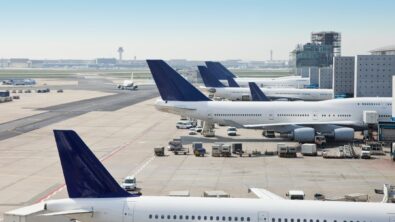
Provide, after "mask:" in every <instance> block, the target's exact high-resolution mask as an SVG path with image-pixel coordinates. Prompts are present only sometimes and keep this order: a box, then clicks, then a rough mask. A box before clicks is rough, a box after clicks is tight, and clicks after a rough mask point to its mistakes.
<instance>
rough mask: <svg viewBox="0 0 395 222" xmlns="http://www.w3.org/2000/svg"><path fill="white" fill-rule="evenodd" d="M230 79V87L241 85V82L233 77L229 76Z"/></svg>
mask: <svg viewBox="0 0 395 222" xmlns="http://www.w3.org/2000/svg"><path fill="white" fill-rule="evenodd" d="M226 79H227V80H228V86H229V87H240V86H239V84H237V82H236V81H235V80H234V79H233V77H230V76H228V77H227V78H226Z"/></svg>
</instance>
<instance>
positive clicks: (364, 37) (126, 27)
mask: <svg viewBox="0 0 395 222" xmlns="http://www.w3.org/2000/svg"><path fill="white" fill-rule="evenodd" d="M326 2H327V1H322V2H318V1H311V0H301V1H291V0H280V1H263V0H245V1H241V0H239V1H236V0H234V1H229V0H228V1H227V0H213V1H209V0H200V1H181V0H169V1H159V0H158V1H155V0H149V1H93V0H87V1H65V0H59V1H49V0H41V1H40V0H38V1H26V0H16V1H9V2H7V3H3V4H2V7H1V8H0V19H1V20H2V21H3V23H2V25H1V26H2V34H1V35H0V58H31V59H94V58H100V57H106V58H108V57H117V51H116V50H117V48H118V47H119V46H123V48H124V50H125V52H124V56H123V57H124V59H133V58H134V56H136V57H137V59H139V60H141V59H147V58H161V59H166V60H168V59H188V60H228V59H241V60H247V61H248V60H267V59H269V58H270V50H273V59H276V60H277V59H281V60H283V59H288V57H289V53H290V51H292V50H293V49H294V48H295V46H296V45H297V44H299V43H306V42H309V41H310V34H311V32H316V31H337V32H341V34H342V55H346V56H347V55H349V56H353V55H357V54H368V51H369V50H371V49H374V48H378V47H382V46H386V45H394V44H395V43H394V40H395V29H393V22H394V21H395V13H393V8H394V7H395V1H391V0H381V1H357V0H348V1H340V0H334V1H330V4H325V3H326Z"/></svg>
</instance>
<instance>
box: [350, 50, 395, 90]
mask: <svg viewBox="0 0 395 222" xmlns="http://www.w3.org/2000/svg"><path fill="white" fill-rule="evenodd" d="M393 52H395V50H394V51H393ZM356 58H357V60H356V73H355V96H356V97H377V96H379V97H391V96H392V76H393V75H395V54H394V55H390V54H373V55H358V56H357V57H356Z"/></svg>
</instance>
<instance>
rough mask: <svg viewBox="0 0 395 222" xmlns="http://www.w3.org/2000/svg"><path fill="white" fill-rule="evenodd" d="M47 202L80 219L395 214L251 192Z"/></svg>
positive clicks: (381, 219)
mask: <svg viewBox="0 0 395 222" xmlns="http://www.w3.org/2000/svg"><path fill="white" fill-rule="evenodd" d="M46 208H47V210H48V211H50V212H51V211H55V212H56V211H60V212H61V211H70V210H74V209H86V210H91V211H93V212H92V213H88V214H81V215H79V214H75V215H72V217H73V219H77V220H80V221H83V222H178V221H180V222H204V221H205V222H209V221H212V222H219V221H221V222H272V221H275V222H279V221H282V222H284V221H288V222H291V221H293V222H298V221H299V222H310V221H313V222H316V221H319V222H325V221H326V222H334V221H336V222H343V221H347V222H351V221H355V222H356V221H360V222H362V221H365V222H388V221H393V220H394V218H395V205H394V204H387V203H356V202H330V201H310V200H262V199H252V198H251V199H247V198H201V197H153V196H152V197H150V196H141V197H132V198H92V199H89V198H75V199H61V200H53V201H47V202H46Z"/></svg>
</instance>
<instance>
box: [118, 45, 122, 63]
mask: <svg viewBox="0 0 395 222" xmlns="http://www.w3.org/2000/svg"><path fill="white" fill-rule="evenodd" d="M118 54H119V58H118V60H119V61H120V62H121V61H122V54H123V47H119V48H118Z"/></svg>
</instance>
